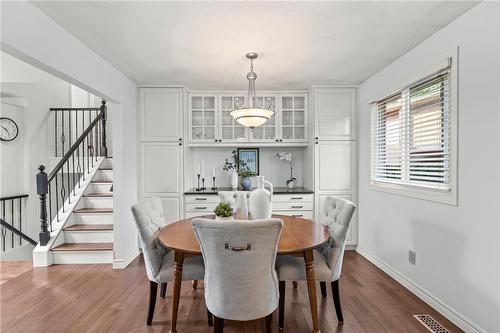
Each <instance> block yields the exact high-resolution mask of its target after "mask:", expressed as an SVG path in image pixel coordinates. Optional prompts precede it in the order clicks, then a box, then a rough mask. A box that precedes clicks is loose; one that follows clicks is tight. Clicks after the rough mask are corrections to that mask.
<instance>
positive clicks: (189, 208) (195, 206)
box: [184, 202, 217, 213]
mask: <svg viewBox="0 0 500 333" xmlns="http://www.w3.org/2000/svg"><path fill="white" fill-rule="evenodd" d="M215 206H217V203H205V202H200V203H186V204H185V207H184V208H185V209H184V210H185V211H186V212H204V213H206V212H210V213H213V212H214V209H215Z"/></svg>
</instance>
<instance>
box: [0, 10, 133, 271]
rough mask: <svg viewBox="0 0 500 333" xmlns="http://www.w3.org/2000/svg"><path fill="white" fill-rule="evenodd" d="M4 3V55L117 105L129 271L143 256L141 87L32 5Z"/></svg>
mask: <svg viewBox="0 0 500 333" xmlns="http://www.w3.org/2000/svg"><path fill="white" fill-rule="evenodd" d="M0 5H1V15H2V16H1V28H2V29H1V49H2V51H4V52H7V53H9V54H11V55H13V56H15V57H17V58H19V59H21V60H23V61H26V62H28V63H30V64H32V65H35V66H37V67H39V68H40V69H43V70H45V71H47V72H49V73H50V74H52V75H54V76H56V77H59V78H61V79H63V80H65V81H67V82H69V83H71V84H74V85H76V86H78V87H80V88H82V89H85V90H87V91H89V92H91V93H93V94H95V95H97V96H100V97H101V98H104V99H106V100H109V101H111V102H112V105H111V107H110V112H113V153H114V154H113V164H114V182H115V185H114V224H115V226H114V258H115V267H123V265H124V264H125V263H127V262H128V260H130V259H131V258H132V257H134V256H135V255H137V253H138V250H137V232H136V227H135V224H134V221H133V218H132V214H131V212H130V207H131V206H132V205H133V204H134V203H135V202H136V201H137V179H136V175H137V170H136V169H137V148H136V109H137V87H136V85H135V84H134V82H132V81H131V80H130V79H128V78H127V77H126V76H125V75H123V74H122V73H121V72H120V71H118V70H117V69H116V68H114V67H113V66H111V65H110V64H109V63H107V62H106V61H105V60H104V59H102V58H101V57H100V56H98V55H97V54H96V53H95V52H93V51H92V50H90V49H89V48H88V47H87V46H86V45H84V44H83V43H82V42H81V41H80V40H78V39H77V38H75V37H74V36H73V35H71V34H69V33H68V32H67V31H66V30H64V29H63V28H61V27H60V26H59V25H57V24H56V23H55V22H54V21H53V20H52V19H50V18H49V17H48V16H46V15H45V14H43V13H42V12H41V11H40V10H38V9H37V8H36V7H35V6H33V5H32V4H31V3H29V2H26V1H21V2H5V1H3V2H1V4H0Z"/></svg>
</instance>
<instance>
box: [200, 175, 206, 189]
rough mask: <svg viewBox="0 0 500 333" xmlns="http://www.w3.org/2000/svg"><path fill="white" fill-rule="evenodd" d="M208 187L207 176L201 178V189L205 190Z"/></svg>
mask: <svg viewBox="0 0 500 333" xmlns="http://www.w3.org/2000/svg"><path fill="white" fill-rule="evenodd" d="M206 189H207V188H206V187H205V177H203V178H202V179H201V190H202V191H205V190H206Z"/></svg>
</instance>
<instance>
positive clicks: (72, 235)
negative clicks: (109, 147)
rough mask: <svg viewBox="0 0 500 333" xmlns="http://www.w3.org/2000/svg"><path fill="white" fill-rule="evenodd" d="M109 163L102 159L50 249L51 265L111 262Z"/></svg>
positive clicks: (107, 159)
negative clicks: (54, 244)
mask: <svg viewBox="0 0 500 333" xmlns="http://www.w3.org/2000/svg"><path fill="white" fill-rule="evenodd" d="M112 185H113V162H112V159H111V158H106V159H104V161H103V162H102V164H101V165H100V167H99V170H98V171H97V172H96V173H95V175H94V177H93V178H92V180H91V182H90V184H89V185H88V187H87V188H86V189H85V192H84V194H83V196H82V197H81V198H80V201H79V202H78V203H77V205H76V206H75V208H74V209H73V212H72V214H71V216H70V217H69V219H68V221H67V222H66V224H65V226H64V228H63V231H62V233H61V234H60V235H59V237H58V242H57V243H59V245H56V246H54V247H52V249H51V252H52V257H53V262H54V264H97V263H100V264H104V263H112V262H113V192H112V191H111V186H112Z"/></svg>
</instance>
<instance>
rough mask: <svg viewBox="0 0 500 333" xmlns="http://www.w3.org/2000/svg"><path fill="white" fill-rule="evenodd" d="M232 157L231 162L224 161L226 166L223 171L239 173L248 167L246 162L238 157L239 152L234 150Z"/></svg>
mask: <svg viewBox="0 0 500 333" xmlns="http://www.w3.org/2000/svg"><path fill="white" fill-rule="evenodd" d="M231 154H232V156H231V159H232V161H230V160H229V159H227V158H226V160H225V161H224V166H223V167H222V170H224V171H231V170H233V171H238V169H242V168H245V167H246V166H247V164H246V162H245V161H243V160H240V158H239V157H238V152H237V151H236V150H233V151H232V152H231Z"/></svg>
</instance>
